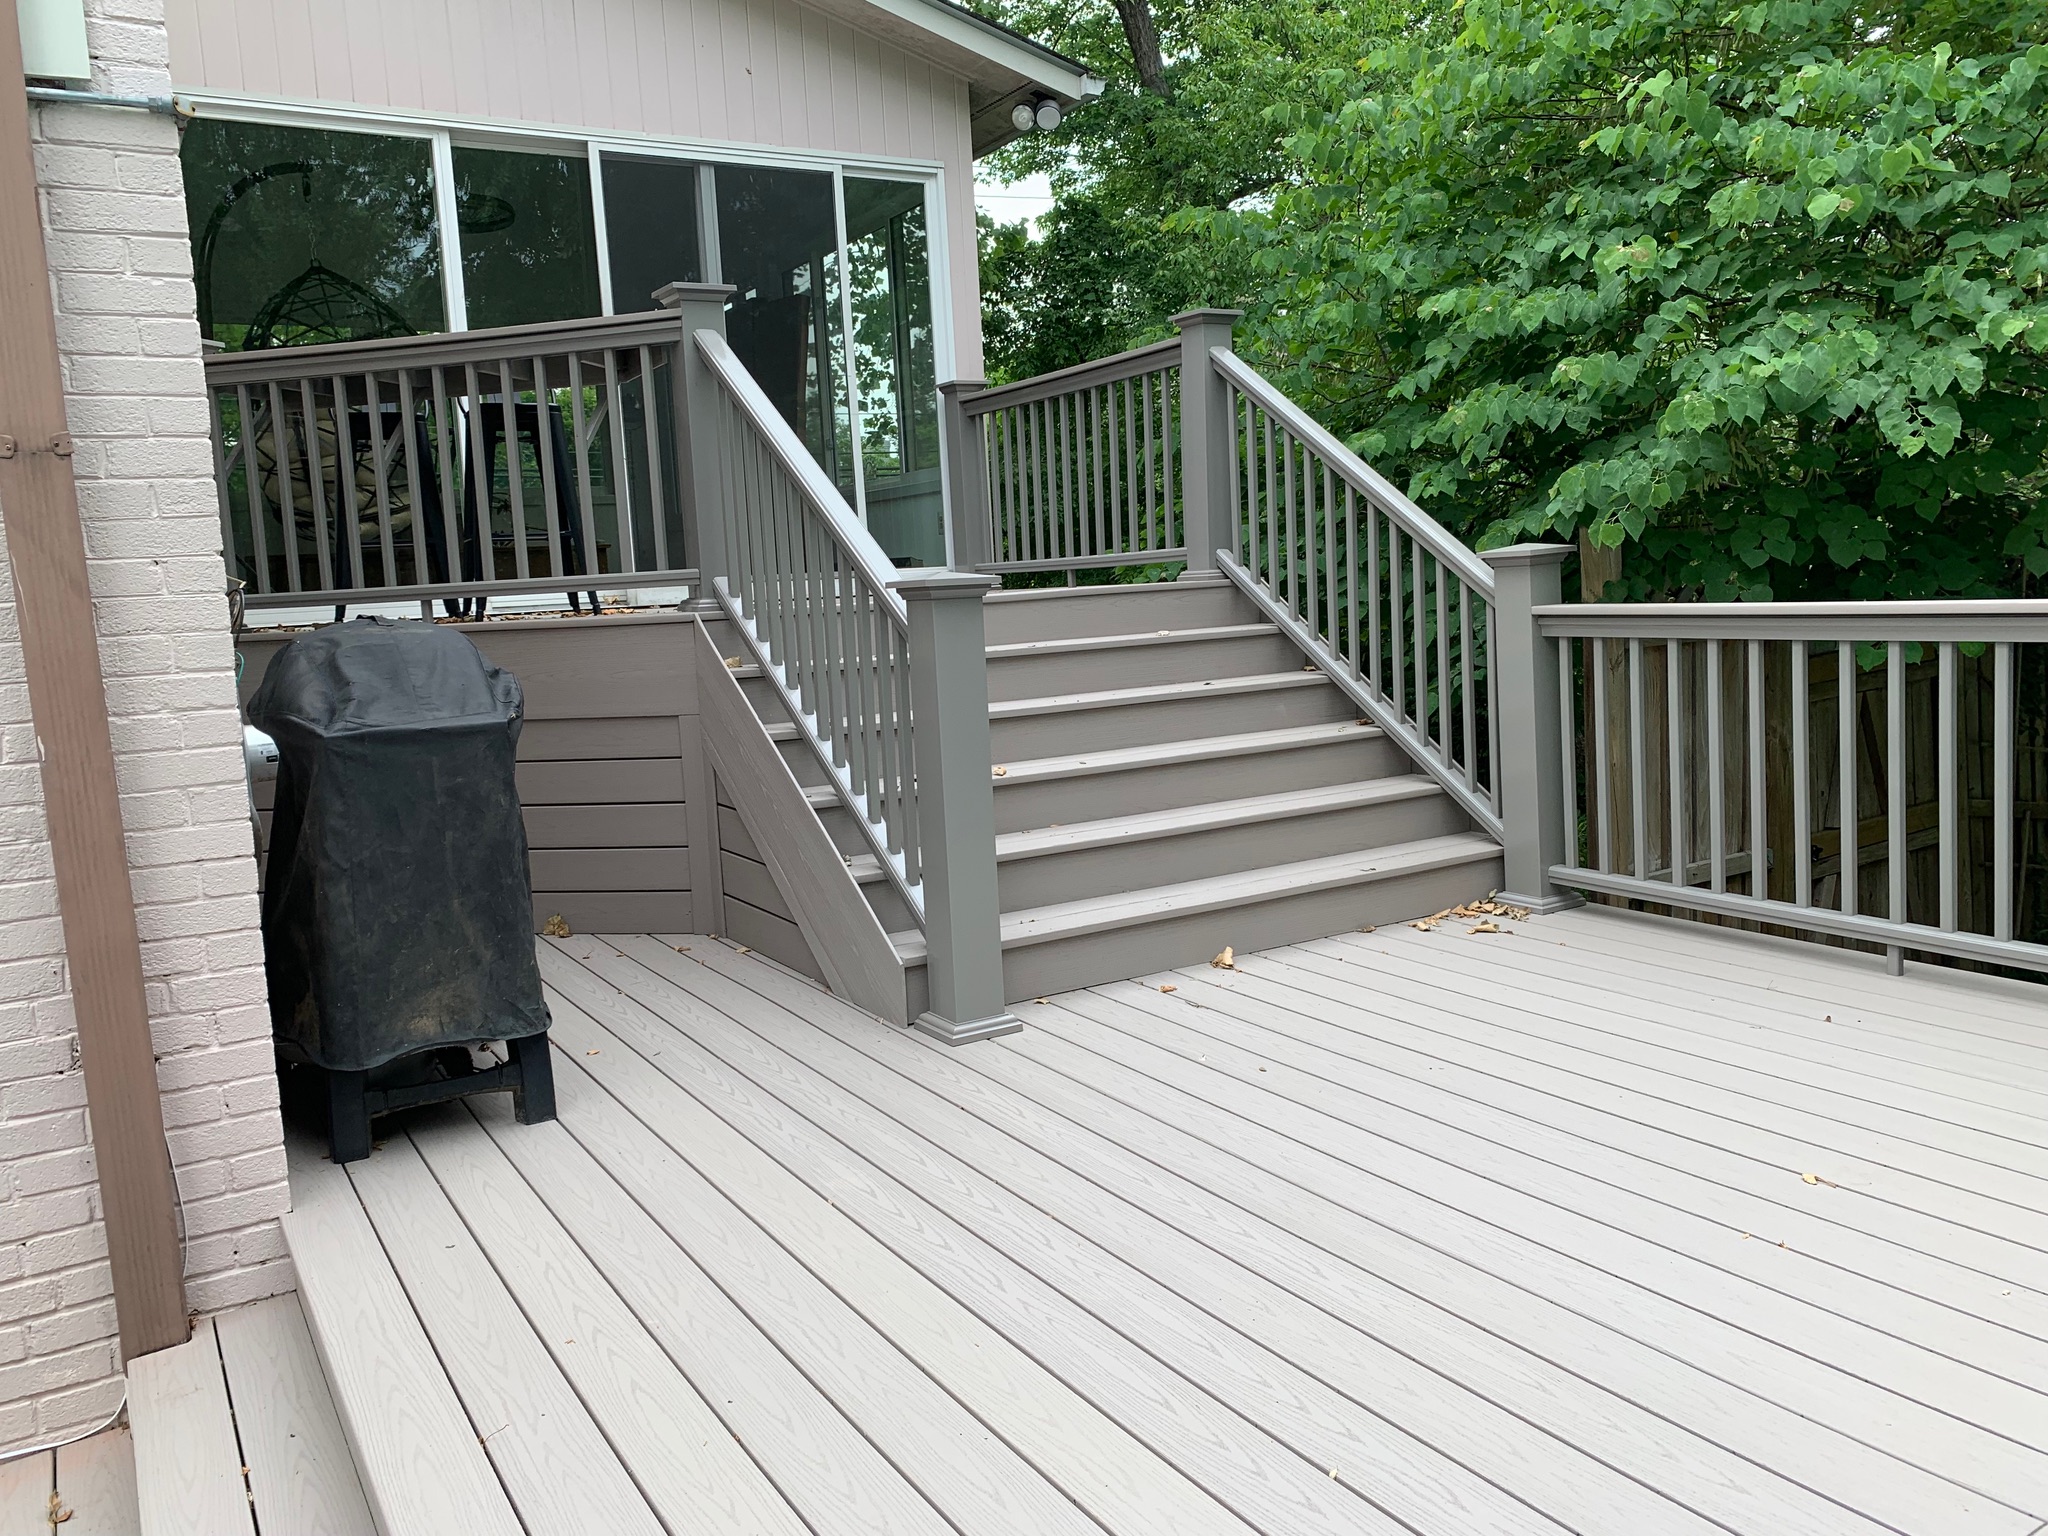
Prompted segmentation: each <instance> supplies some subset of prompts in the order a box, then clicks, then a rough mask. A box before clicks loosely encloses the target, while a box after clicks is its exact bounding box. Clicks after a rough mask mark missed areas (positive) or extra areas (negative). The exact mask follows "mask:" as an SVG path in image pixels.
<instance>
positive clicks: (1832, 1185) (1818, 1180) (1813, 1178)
mask: <svg viewBox="0 0 2048 1536" xmlns="http://www.w3.org/2000/svg"><path fill="white" fill-rule="evenodd" d="M1799 1177H1800V1178H1801V1179H1803V1180H1804V1181H1805V1182H1807V1183H1808V1184H1825V1185H1827V1187H1828V1188H1829V1189H1840V1188H1841V1187H1842V1186H1841V1185H1839V1184H1837V1183H1836V1182H1835V1181H1834V1180H1833V1179H1824V1178H1822V1177H1821V1176H1820V1175H1819V1174H1817V1173H1802V1174H1801V1175H1799Z"/></svg>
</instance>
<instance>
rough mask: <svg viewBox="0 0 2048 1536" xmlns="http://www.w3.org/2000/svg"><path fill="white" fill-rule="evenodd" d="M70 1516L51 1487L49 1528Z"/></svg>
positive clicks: (244, 1472) (244, 1473)
mask: <svg viewBox="0 0 2048 1536" xmlns="http://www.w3.org/2000/svg"><path fill="white" fill-rule="evenodd" d="M248 1471H249V1469H248V1468H247V1467H244V1468H242V1472H243V1475H244V1476H246V1475H247V1474H248ZM70 1518H71V1511H70V1510H68V1509H66V1508H65V1507H64V1500H63V1498H62V1496H60V1495H59V1494H58V1493H57V1491H56V1490H55V1489H52V1490H51V1491H50V1516H49V1520H50V1529H51V1530H53V1531H54V1530H55V1529H56V1528H57V1527H58V1526H60V1525H62V1524H63V1523H64V1522H65V1521H66V1520H69V1519H70Z"/></svg>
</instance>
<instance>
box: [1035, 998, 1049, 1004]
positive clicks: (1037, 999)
mask: <svg viewBox="0 0 2048 1536" xmlns="http://www.w3.org/2000/svg"><path fill="white" fill-rule="evenodd" d="M1031 1001H1033V1002H1034V1003H1049V1002H1051V1001H1052V999H1051V998H1049V997H1034V998H1033V999H1031Z"/></svg>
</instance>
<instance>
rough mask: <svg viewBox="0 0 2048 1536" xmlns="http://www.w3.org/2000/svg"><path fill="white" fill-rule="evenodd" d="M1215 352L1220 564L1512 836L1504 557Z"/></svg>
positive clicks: (1348, 689) (1488, 824) (1364, 705)
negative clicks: (1500, 673)
mask: <svg viewBox="0 0 2048 1536" xmlns="http://www.w3.org/2000/svg"><path fill="white" fill-rule="evenodd" d="M1208 360H1209V363H1210V365H1211V367H1212V370H1213V372H1214V375H1215V377H1216V378H1217V379H1218V380H1219V381H1220V384H1219V388H1220V391H1221V393H1222V395H1223V398H1222V400H1221V401H1220V402H1219V403H1218V404H1217V405H1216V407H1215V409H1214V412H1213V416H1214V420H1215V426H1214V428H1213V429H1212V430H1213V431H1214V432H1216V434H1217V435H1218V436H1220V437H1222V438H1223V439H1224V440H1225V441H1224V444H1223V446H1224V449H1225V452H1224V454H1223V477H1224V480H1225V485H1224V487H1223V489H1222V494H1221V495H1220V496H1219V497H1218V498H1217V500H1218V502H1219V504H1220V505H1221V506H1224V507H1227V508H1229V509H1230V512H1231V514H1232V516H1231V517H1230V518H1229V522H1230V524H1231V528H1230V532H1229V534H1228V539H1229V544H1230V547H1229V549H1228V550H1226V551H1223V552H1220V553H1219V554H1218V556H1217V561H1216V563H1217V566H1218V568H1219V569H1220V570H1221V571H1222V572H1223V574H1224V575H1225V576H1227V577H1229V579H1230V580H1231V581H1233V582H1235V583H1236V584H1237V585H1238V586H1239V587H1240V588H1241V589H1243V591H1244V592H1245V594H1246V595H1247V596H1248V597H1250V598H1251V599H1252V601H1253V602H1254V603H1255V604H1257V605H1258V607H1259V610H1260V611H1261V612H1262V613H1263V614H1264V615H1265V616H1266V618H1268V619H1269V620H1270V621H1272V622H1273V623H1275V624H1277V625H1279V626H1280V628H1281V629H1282V630H1283V631H1284V632H1285V633H1286V634H1287V635H1288V636H1289V638H1291V639H1292V640H1293V641H1294V642H1295V644H1296V645H1298V646H1299V647H1300V648H1301V649H1302V650H1303V651H1304V652H1305V653H1306V654H1307V655H1308V656H1310V657H1311V658H1312V659H1313V660H1314V661H1315V663H1316V665H1317V666H1318V667H1320V668H1321V669H1322V671H1323V672H1324V673H1325V674H1327V675H1328V676H1329V678H1330V680H1331V681H1332V682H1333V683H1335V684H1336V685H1337V687H1339V688H1340V689H1342V690H1343V691H1344V692H1345V693H1346V694H1348V695H1349V696H1350V697H1351V699H1352V701H1353V702H1354V703H1355V704H1357V705H1358V707H1359V709H1360V710H1361V711H1362V712H1363V713H1364V714H1365V715H1366V716H1367V717H1368V718H1369V719H1371V720H1372V722H1373V723H1374V724H1375V725H1377V726H1379V728H1380V729H1381V730H1383V731H1385V732H1386V733H1387V735H1388V736H1389V737H1391V738H1392V739H1393V740H1394V741H1396V742H1398V743H1399V744H1400V745H1401V746H1402V747H1403V748H1404V749H1405V750H1406V751H1407V752H1408V754H1409V756H1410V757H1412V758H1413V759H1414V760H1415V761H1416V763H1417V764H1418V765H1419V766H1420V767H1421V768H1422V769H1423V770H1424V771H1425V772H1426V773H1428V774H1429V775H1430V776H1431V777H1433V778H1435V779H1436V781H1437V782H1438V783H1439V784H1440V785H1442V786H1443V788H1444V790H1445V791H1446V792H1447V793H1448V794H1449V795H1450V796H1451V798H1452V799H1454V800H1455V801H1457V803H1458V804H1459V806H1460V807H1462V808H1463V810H1464V811H1465V813H1466V814H1467V815H1469V816H1470V817H1471V818H1472V819H1473V820H1474V821H1475V822H1476V823H1478V825H1479V826H1481V827H1483V828H1485V829H1486V830H1487V831H1488V832H1490V833H1492V834H1493V835H1495V836H1497V837H1498V836H1502V835H1503V821H1502V801H1501V761H1500V756H1501V746H1502V743H1501V741H1500V737H1499V730H1498V726H1497V719H1498V705H1499V699H1498V693H1497V687H1496V683H1497V680H1496V678H1495V677H1494V675H1493V668H1492V665H1491V663H1492V661H1493V659H1494V655H1493V647H1494V631H1495V627H1496V625H1495V618H1496V604H1495V581H1494V573H1493V571H1492V569H1491V568H1490V567H1489V566H1488V565H1487V564H1486V562H1484V561H1483V560H1481V559H1480V558H1479V557H1478V556H1477V555H1475V554H1473V553H1472V552H1471V551H1470V550H1468V549H1467V548H1465V546H1464V545H1463V544H1461V543H1460V542H1458V540H1456V539H1455V538H1453V537H1452V536H1451V535H1450V534H1449V533H1447V532H1445V531H1444V529H1443V528H1442V527H1440V526H1439V525H1438V524H1437V523H1436V521H1435V520H1434V519H1433V518H1431V517H1430V516H1429V515H1428V514H1427V513H1425V512H1423V511H1422V509H1421V508H1419V507H1417V506H1416V505H1415V504H1414V503H1413V502H1412V501H1410V500H1409V499H1408V498H1407V497H1406V496H1403V495H1402V494H1401V493H1400V492H1399V491H1397V490H1395V489H1394V487H1393V486H1391V485H1389V484H1388V483H1387V481H1386V480H1385V479H1384V478H1383V477H1382V476H1381V475H1379V474H1378V473H1377V472H1375V471H1374V470H1373V469H1372V467H1371V466H1370V465H1368V464H1366V463H1365V462H1364V461H1363V460H1362V459H1360V458H1359V457H1358V455H1356V454H1355V453H1353V452H1352V451H1351V450H1350V449H1348V448H1346V447H1345V446H1344V445H1343V443H1341V442H1340V441H1338V439H1337V438H1336V436H1335V435H1334V434H1332V433H1330V432H1328V431H1326V430H1325V429H1324V428H1323V427H1322V426H1321V425H1320V424H1319V423H1317V422H1316V421H1315V420H1314V419H1313V418H1312V417H1311V416H1309V414H1308V413H1307V412H1306V411H1304V410H1302V409H1301V408H1300V407H1299V406H1297V405H1296V404H1295V403H1294V402H1293V401H1291V400H1289V399H1288V398H1287V397H1286V396H1285V395H1284V394H1282V393H1281V392H1280V391H1279V390H1278V389H1276V388H1275V387H1274V386H1273V385H1272V384H1271V383H1269V382H1268V381H1267V380H1266V379H1265V378H1263V377H1262V376H1261V375H1260V374H1259V373H1258V372H1257V370H1255V369H1254V368H1252V367H1251V366H1250V365H1249V364H1247V363H1245V362H1243V361H1242V360H1241V359H1239V358H1238V357H1237V356H1236V355H1235V354H1234V353H1232V352H1231V351H1230V350H1228V349H1227V348H1224V347H1215V348H1211V349H1209V351H1208ZM1190 388H1191V387H1190ZM1219 531H1220V530H1219Z"/></svg>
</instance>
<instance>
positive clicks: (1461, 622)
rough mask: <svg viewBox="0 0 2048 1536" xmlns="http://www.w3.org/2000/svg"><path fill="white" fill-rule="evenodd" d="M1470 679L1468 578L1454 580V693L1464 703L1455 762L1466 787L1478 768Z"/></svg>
mask: <svg viewBox="0 0 2048 1536" xmlns="http://www.w3.org/2000/svg"><path fill="white" fill-rule="evenodd" d="M1472 679H1473V666H1472V584H1471V583H1470V582H1468V581H1460V582H1459V583H1458V694H1459V697H1460V698H1461V700H1462V701H1463V705H1464V708H1463V712H1462V714H1461V716H1460V722H1459V723H1460V724H1461V725H1462V726H1463V728H1464V729H1463V730H1462V732H1461V733H1460V737H1461V739H1460V746H1461V748H1462V750H1463V752H1464V760H1463V762H1462V763H1461V764H1460V765H1459V766H1460V771H1461V775H1462V777H1463V778H1464V780H1465V787H1466V788H1467V789H1474V788H1476V787H1477V780H1476V777H1475V776H1476V775H1477V774H1478V772H1479V746H1478V741H1479V737H1478V734H1477V729H1476V726H1475V716H1476V715H1477V712H1478V690H1477V689H1476V688H1475V687H1474V686H1473V682H1472Z"/></svg>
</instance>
